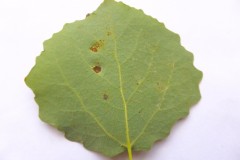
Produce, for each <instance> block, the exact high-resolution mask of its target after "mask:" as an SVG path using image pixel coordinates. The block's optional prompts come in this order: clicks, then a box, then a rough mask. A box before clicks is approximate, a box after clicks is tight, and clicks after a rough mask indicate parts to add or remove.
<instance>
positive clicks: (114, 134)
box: [26, 0, 202, 160]
mask: <svg viewBox="0 0 240 160" xmlns="http://www.w3.org/2000/svg"><path fill="white" fill-rule="evenodd" d="M201 78H202V73H201V72H200V71H199V70H197V69H196V68H195V67H194V66H193V55H192V53H190V52H188V51H187V50H186V49H184V47H182V46H181V44H180V38H179V36H178V35H177V34H175V33H173V32H171V31H169V30H168V29H166V28H165V27H164V25H163V24H162V23H159V22H158V21H157V20H156V19H153V18H151V17H150V16H147V15H145V14H144V13H143V12H142V11H141V10H136V9H134V8H131V7H129V6H127V5H125V4H123V3H121V2H115V1H114V0H105V1H104V2H103V3H102V4H101V5H100V7H99V8H98V9H97V10H96V11H95V12H93V13H92V14H90V15H89V16H87V17H86V19H85V20H82V21H76V22H74V23H70V24H66V25H65V26H64V28H63V29H62V31H60V32H58V33H56V34H54V35H53V37H52V38H51V39H49V40H47V41H46V42H45V43H44V51H43V52H42V53H41V55H40V56H39V57H38V58H37V61H36V65H35V66H34V67H33V69H32V70H31V72H30V73H29V75H28V76H27V77H26V83H27V85H28V86H29V87H30V88H31V89H32V90H33V92H34V94H35V96H36V97H35V100H36V102H37V103H38V105H39V108H40V111H39V113H40V118H41V119H42V120H43V121H44V122H46V123H48V124H50V125H52V126H54V127H56V128H58V129H59V130H61V131H63V132H65V136H66V138H67V139H69V140H72V141H77V142H80V143H82V144H83V145H84V146H85V147H86V148H87V149H89V150H92V151H96V152H100V153H102V154H104V155H106V156H110V157H112V156H115V155H118V154H120V153H122V152H124V151H127V152H128V155H129V159H130V160H132V151H142V150H148V149H150V148H151V146H152V145H153V143H154V142H155V141H157V140H161V139H163V138H165V137H166V136H167V135H168V134H169V132H170V129H171V127H172V126H173V125H174V123H175V122H176V121H177V120H179V119H181V118H183V117H185V116H187V114H188V112H189V108H190V107H191V106H192V105H193V104H195V103H197V102H198V101H199V99H200V93H199V82H200V80H201Z"/></svg>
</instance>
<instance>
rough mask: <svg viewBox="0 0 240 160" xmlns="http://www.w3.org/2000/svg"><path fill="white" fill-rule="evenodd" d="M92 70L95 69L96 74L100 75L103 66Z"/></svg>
mask: <svg viewBox="0 0 240 160" xmlns="http://www.w3.org/2000/svg"><path fill="white" fill-rule="evenodd" d="M92 69H93V71H94V72H95V73H100V72H101V71H102V67H101V66H94V67H93V68H92Z"/></svg>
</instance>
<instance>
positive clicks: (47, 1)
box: [0, 0, 240, 160]
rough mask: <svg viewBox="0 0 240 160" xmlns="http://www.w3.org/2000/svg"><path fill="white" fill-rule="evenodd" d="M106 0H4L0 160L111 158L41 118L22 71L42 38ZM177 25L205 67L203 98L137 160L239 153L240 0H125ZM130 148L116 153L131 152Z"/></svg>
mask: <svg viewBox="0 0 240 160" xmlns="http://www.w3.org/2000/svg"><path fill="white" fill-rule="evenodd" d="M101 2H102V1H101V0H39V1H33V0H0V160H110V159H109V158H106V157H104V156H101V155H99V154H97V153H94V152H91V151H88V150H86V149H85V148H83V146H82V145H81V144H78V143H75V142H70V141H68V140H66V139H65V138H64V136H63V134H62V133H60V132H59V131H57V130H55V129H53V128H52V127H49V126H48V125H47V124H45V123H43V122H41V121H40V119H39V118H38V106H37V105H36V103H35V102H34V99H33V97H34V95H33V93H32V92H31V90H30V89H29V88H27V86H26V85H25V83H24V77H25V76H26V75H27V74H28V72H29V71H30V69H31V68H32V67H33V65H34V64H35V57H36V56H38V55H39V53H40V52H41V51H42V49H43V47H42V42H43V41H44V40H46V39H48V38H50V37H51V35H52V34H53V33H55V32H58V31H59V30H61V28H62V26H63V25H64V23H66V22H73V21H75V20H78V19H83V18H85V15H86V14H87V13H90V12H92V11H94V10H95V9H96V8H97V6H98V5H99V4H100V3H101ZM124 2H125V3H127V4H129V5H131V6H134V7H136V8H141V9H143V10H144V12H145V13H146V14H148V15H151V16H153V17H155V18H157V19H158V20H159V21H161V22H164V23H165V25H166V27H167V28H169V29H170V30H172V31H174V32H176V33H179V34H180V36H181V40H182V44H183V45H184V46H185V47H186V48H187V49H188V50H190V51H191V52H193V53H194V56H195V61H194V64H195V66H196V67H197V68H199V69H200V70H202V71H203V73H204V77H203V80H202V82H201V85H200V88H201V93H202V99H201V101H200V102H199V103H198V104H197V105H195V106H194V107H193V108H192V109H191V113H190V115H189V116H188V117H187V118H185V119H184V120H181V121H180V122H178V123H177V124H176V125H175V126H174V128H173V130H172V132H171V134H170V136H169V137H168V138H167V139H165V140H163V141H161V142H157V143H156V144H155V145H154V146H153V148H152V149H151V150H150V151H148V152H142V153H137V154H134V157H135V159H134V160H240V1H239V0H198V1H196V0H124ZM125 159H127V158H126V154H125V155H122V156H120V157H119V156H118V157H116V158H114V160H125Z"/></svg>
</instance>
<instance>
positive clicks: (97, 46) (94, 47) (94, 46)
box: [90, 40, 104, 52]
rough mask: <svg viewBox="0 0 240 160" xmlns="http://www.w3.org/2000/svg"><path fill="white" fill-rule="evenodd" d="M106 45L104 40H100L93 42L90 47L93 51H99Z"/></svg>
mask: <svg viewBox="0 0 240 160" xmlns="http://www.w3.org/2000/svg"><path fill="white" fill-rule="evenodd" d="M103 46H104V40H99V41H97V42H95V43H93V44H92V45H91V47H90V50H91V51H92V52H98V51H99V50H100V49H101V48H102V47H103Z"/></svg>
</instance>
